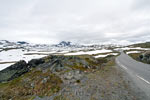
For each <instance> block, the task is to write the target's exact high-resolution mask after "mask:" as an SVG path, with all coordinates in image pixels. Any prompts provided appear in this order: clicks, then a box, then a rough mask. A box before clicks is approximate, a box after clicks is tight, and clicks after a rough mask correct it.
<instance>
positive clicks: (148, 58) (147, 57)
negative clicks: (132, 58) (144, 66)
mask: <svg viewBox="0 0 150 100" xmlns="http://www.w3.org/2000/svg"><path fill="white" fill-rule="evenodd" d="M139 59H140V61H142V62H144V63H148V64H150V51H147V52H145V53H143V54H142V55H140V56H139Z"/></svg>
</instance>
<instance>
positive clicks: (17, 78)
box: [0, 55, 141, 100]
mask: <svg viewBox="0 0 150 100" xmlns="http://www.w3.org/2000/svg"><path fill="white" fill-rule="evenodd" d="M136 94H137V93H136V91H134V90H132V89H131V86H130V85H129V81H128V80H125V79H124V78H123V75H122V72H120V71H117V69H116V66H115V62H114V56H107V57H105V58H97V59H96V58H93V57H92V56H61V55H57V56H56V55H50V56H47V57H43V58H40V59H33V60H31V61H29V62H28V63H26V62H25V61H19V62H17V63H16V64H14V65H11V66H10V67H7V68H6V69H4V70H2V71H0V100H20V98H21V100H112V99H113V100H116V99H120V98H121V99H120V100H133V99H135V98H136V100H140V97H141V96H140V95H139V96H137V95H136Z"/></svg>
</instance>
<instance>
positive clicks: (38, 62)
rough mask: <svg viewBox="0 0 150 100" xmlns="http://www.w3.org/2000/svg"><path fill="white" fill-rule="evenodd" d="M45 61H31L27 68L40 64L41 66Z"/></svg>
mask: <svg viewBox="0 0 150 100" xmlns="http://www.w3.org/2000/svg"><path fill="white" fill-rule="evenodd" d="M44 62H45V61H44V59H32V60H31V61H29V62H28V66H29V67H36V66H38V65H40V64H43V63H44Z"/></svg>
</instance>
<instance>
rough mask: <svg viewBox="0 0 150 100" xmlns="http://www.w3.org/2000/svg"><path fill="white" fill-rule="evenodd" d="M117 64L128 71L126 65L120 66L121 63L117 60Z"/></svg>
mask: <svg viewBox="0 0 150 100" xmlns="http://www.w3.org/2000/svg"><path fill="white" fill-rule="evenodd" d="M117 63H118V64H119V65H120V66H121V67H122V68H123V69H125V70H127V67H125V66H124V65H122V64H120V62H119V61H118V60H117Z"/></svg>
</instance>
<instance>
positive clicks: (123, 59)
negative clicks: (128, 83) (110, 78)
mask: <svg viewBox="0 0 150 100" xmlns="http://www.w3.org/2000/svg"><path fill="white" fill-rule="evenodd" d="M116 63H117V64H118V65H119V66H120V67H121V68H122V69H124V70H125V71H126V72H127V73H128V74H129V75H130V77H131V78H132V80H133V81H134V83H135V84H136V85H137V86H138V87H139V88H140V89H141V90H142V91H143V92H144V93H145V94H146V95H147V96H148V98H149V99H148V100H150V65H148V64H144V63H141V62H138V61H136V60H134V59H132V58H131V57H129V56H128V55H126V54H125V53H123V52H121V55H120V56H118V57H117V58H116Z"/></svg>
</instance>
